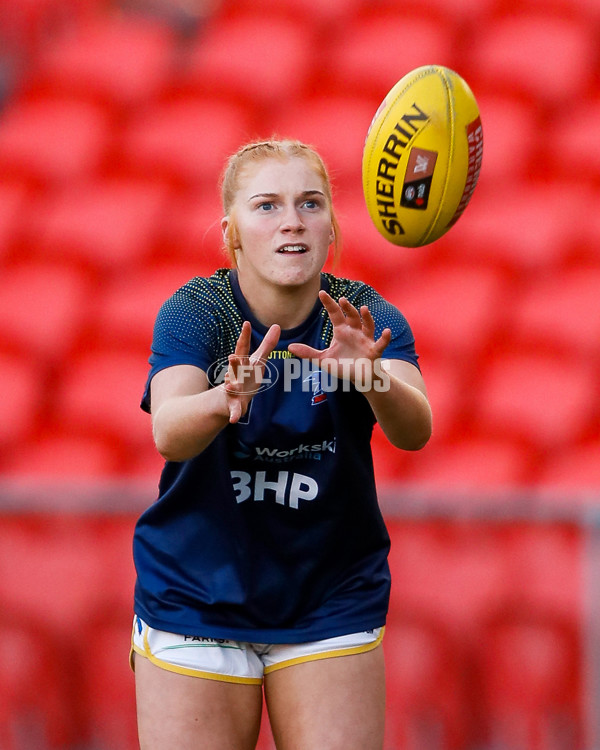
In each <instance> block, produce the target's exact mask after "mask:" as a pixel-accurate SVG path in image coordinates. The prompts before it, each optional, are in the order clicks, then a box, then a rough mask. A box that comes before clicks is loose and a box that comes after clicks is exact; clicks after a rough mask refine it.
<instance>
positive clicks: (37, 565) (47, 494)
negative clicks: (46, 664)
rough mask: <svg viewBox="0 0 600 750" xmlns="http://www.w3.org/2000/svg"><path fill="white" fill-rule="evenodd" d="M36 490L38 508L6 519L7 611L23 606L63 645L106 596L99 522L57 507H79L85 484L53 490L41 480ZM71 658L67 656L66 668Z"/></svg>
mask: <svg viewBox="0 0 600 750" xmlns="http://www.w3.org/2000/svg"><path fill="white" fill-rule="evenodd" d="M31 491H32V493H33V494H34V500H35V502H37V503H38V512H37V513H35V514H30V515H25V516H24V515H23V514H18V513H15V514H12V515H5V516H4V517H3V519H2V524H0V540H1V544H0V572H1V574H2V575H1V577H0V601H1V602H2V610H3V612H9V611H13V610H14V611H20V612H22V613H23V614H24V616H25V615H26V616H30V617H31V618H33V619H34V620H35V621H36V622H38V623H44V626H45V627H47V628H49V629H51V630H52V631H53V632H54V633H56V634H57V636H58V638H57V641H56V643H55V646H56V648H57V649H59V644H60V643H62V644H64V642H65V640H64V639H65V638H67V639H68V638H69V636H70V635H72V634H73V628H74V624H75V623H78V624H79V623H82V622H84V620H85V619H86V618H87V617H88V616H89V614H90V612H93V611H94V610H95V608H96V607H97V606H98V601H99V599H101V597H102V596H103V588H102V587H103V586H104V585H105V579H104V577H103V576H104V573H103V571H104V565H105V560H104V559H103V557H102V549H101V547H100V545H99V544H98V526H99V523H98V521H97V520H92V519H91V517H90V516H88V517H87V518H86V517H85V515H84V516H78V515H77V514H75V513H73V512H71V513H59V512H57V510H58V509H59V508H61V507H63V508H64V507H65V506H66V507H68V506H69V504H71V509H73V505H74V503H75V502H76V500H74V498H73V497H72V495H74V494H77V492H80V493H81V495H82V501H83V499H84V494H83V488H82V487H81V486H76V485H68V484H65V483H63V484H62V485H61V486H60V487H59V488H58V489H56V490H54V491H53V489H52V487H50V486H46V487H45V488H43V487H41V486H40V485H39V484H38V485H35V486H33V485H32V489H31ZM65 494H66V495H68V496H67V497H65ZM44 501H45V502H44ZM48 508H50V509H51V510H50V511H48ZM15 570H18V575H15ZM40 629H41V628H40ZM72 646H73V644H72V643H71V645H70V647H69V648H72ZM67 662H68V660H65V659H62V660H61V669H66V666H67ZM69 663H70V662H69Z"/></svg>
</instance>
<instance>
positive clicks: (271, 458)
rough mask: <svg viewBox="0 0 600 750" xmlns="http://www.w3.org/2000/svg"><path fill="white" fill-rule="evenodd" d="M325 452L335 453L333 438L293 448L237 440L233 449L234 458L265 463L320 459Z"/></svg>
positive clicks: (300, 444) (301, 444)
mask: <svg viewBox="0 0 600 750" xmlns="http://www.w3.org/2000/svg"><path fill="white" fill-rule="evenodd" d="M327 453H335V438H333V439H332V440H322V441H321V442H320V443H298V445H296V446H295V447H293V448H285V449H282V448H277V447H271V446H260V445H252V446H250V445H247V444H246V443H244V442H242V441H241V440H239V441H238V444H237V448H236V449H235V450H234V455H235V457H236V458H243V459H251V460H252V461H264V462H265V463H280V462H285V461H295V460H296V459H313V460H316V461H320V460H321V458H322V456H323V455H324V454H327Z"/></svg>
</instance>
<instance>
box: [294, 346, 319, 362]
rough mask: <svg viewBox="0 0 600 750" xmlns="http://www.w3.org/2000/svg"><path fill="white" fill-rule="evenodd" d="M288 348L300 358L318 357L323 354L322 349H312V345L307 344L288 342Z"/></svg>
mask: <svg viewBox="0 0 600 750" xmlns="http://www.w3.org/2000/svg"><path fill="white" fill-rule="evenodd" d="M288 350H289V351H290V352H291V353H292V354H293V355H295V356H296V357H300V358H301V359H320V358H321V357H322V356H323V351H324V350H320V349H313V348H312V346H308V345H307V344H290V345H289V346H288Z"/></svg>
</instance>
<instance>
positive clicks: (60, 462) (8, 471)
mask: <svg viewBox="0 0 600 750" xmlns="http://www.w3.org/2000/svg"><path fill="white" fill-rule="evenodd" d="M33 457H35V458H33ZM119 463H120V462H119V456H118V453H117V449H116V448H115V447H113V446H111V445H110V443H109V442H107V441H106V440H102V439H98V438H96V437H94V436H92V435H82V434H76V433H75V432H73V433H69V434H64V433H61V432H56V433H53V434H51V435H47V436H44V437H41V436H35V437H33V438H32V439H30V440H29V441H26V442H25V441H21V442H20V443H19V444H18V445H17V447H16V448H15V449H14V450H13V451H11V452H10V454H9V456H8V458H7V462H6V466H5V467H4V475H5V476H6V477H7V478H9V479H13V480H17V481H19V480H20V479H24V480H26V481H27V482H37V483H39V484H40V485H43V484H44V483H55V482H57V481H61V480H65V479H68V480H69V481H90V480H92V481H99V482H100V481H102V480H104V479H106V478H108V477H111V476H115V473H116V472H115V468H116V467H117V466H119Z"/></svg>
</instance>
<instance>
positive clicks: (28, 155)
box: [0, 98, 110, 186]
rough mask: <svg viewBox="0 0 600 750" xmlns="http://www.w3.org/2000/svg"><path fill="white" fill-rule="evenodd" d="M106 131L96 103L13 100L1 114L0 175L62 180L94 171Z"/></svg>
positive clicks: (42, 181) (103, 148)
mask: <svg viewBox="0 0 600 750" xmlns="http://www.w3.org/2000/svg"><path fill="white" fill-rule="evenodd" d="M109 137H110V128H109V122H108V120H107V117H106V115H105V113H104V112H103V111H102V110H100V109H98V108H97V107H96V106H94V105H92V104H89V103H85V102H75V101H66V100H65V101H63V100H61V99H57V98H54V99H36V100H33V101H19V100H18V99H17V100H13V101H12V102H10V103H9V104H8V105H7V107H6V109H5V110H4V111H3V116H2V120H0V176H1V177H2V179H3V180H6V179H9V180H11V179H13V180H14V179H21V180H27V181H30V182H32V183H34V184H41V185H44V186H46V185H64V184H67V183H69V182H71V181H73V180H78V179H82V178H84V177H88V176H91V175H93V174H95V173H96V172H97V171H98V170H99V168H100V165H101V163H102V160H103V158H104V156H105V155H106V152H107V148H108V142H109Z"/></svg>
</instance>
